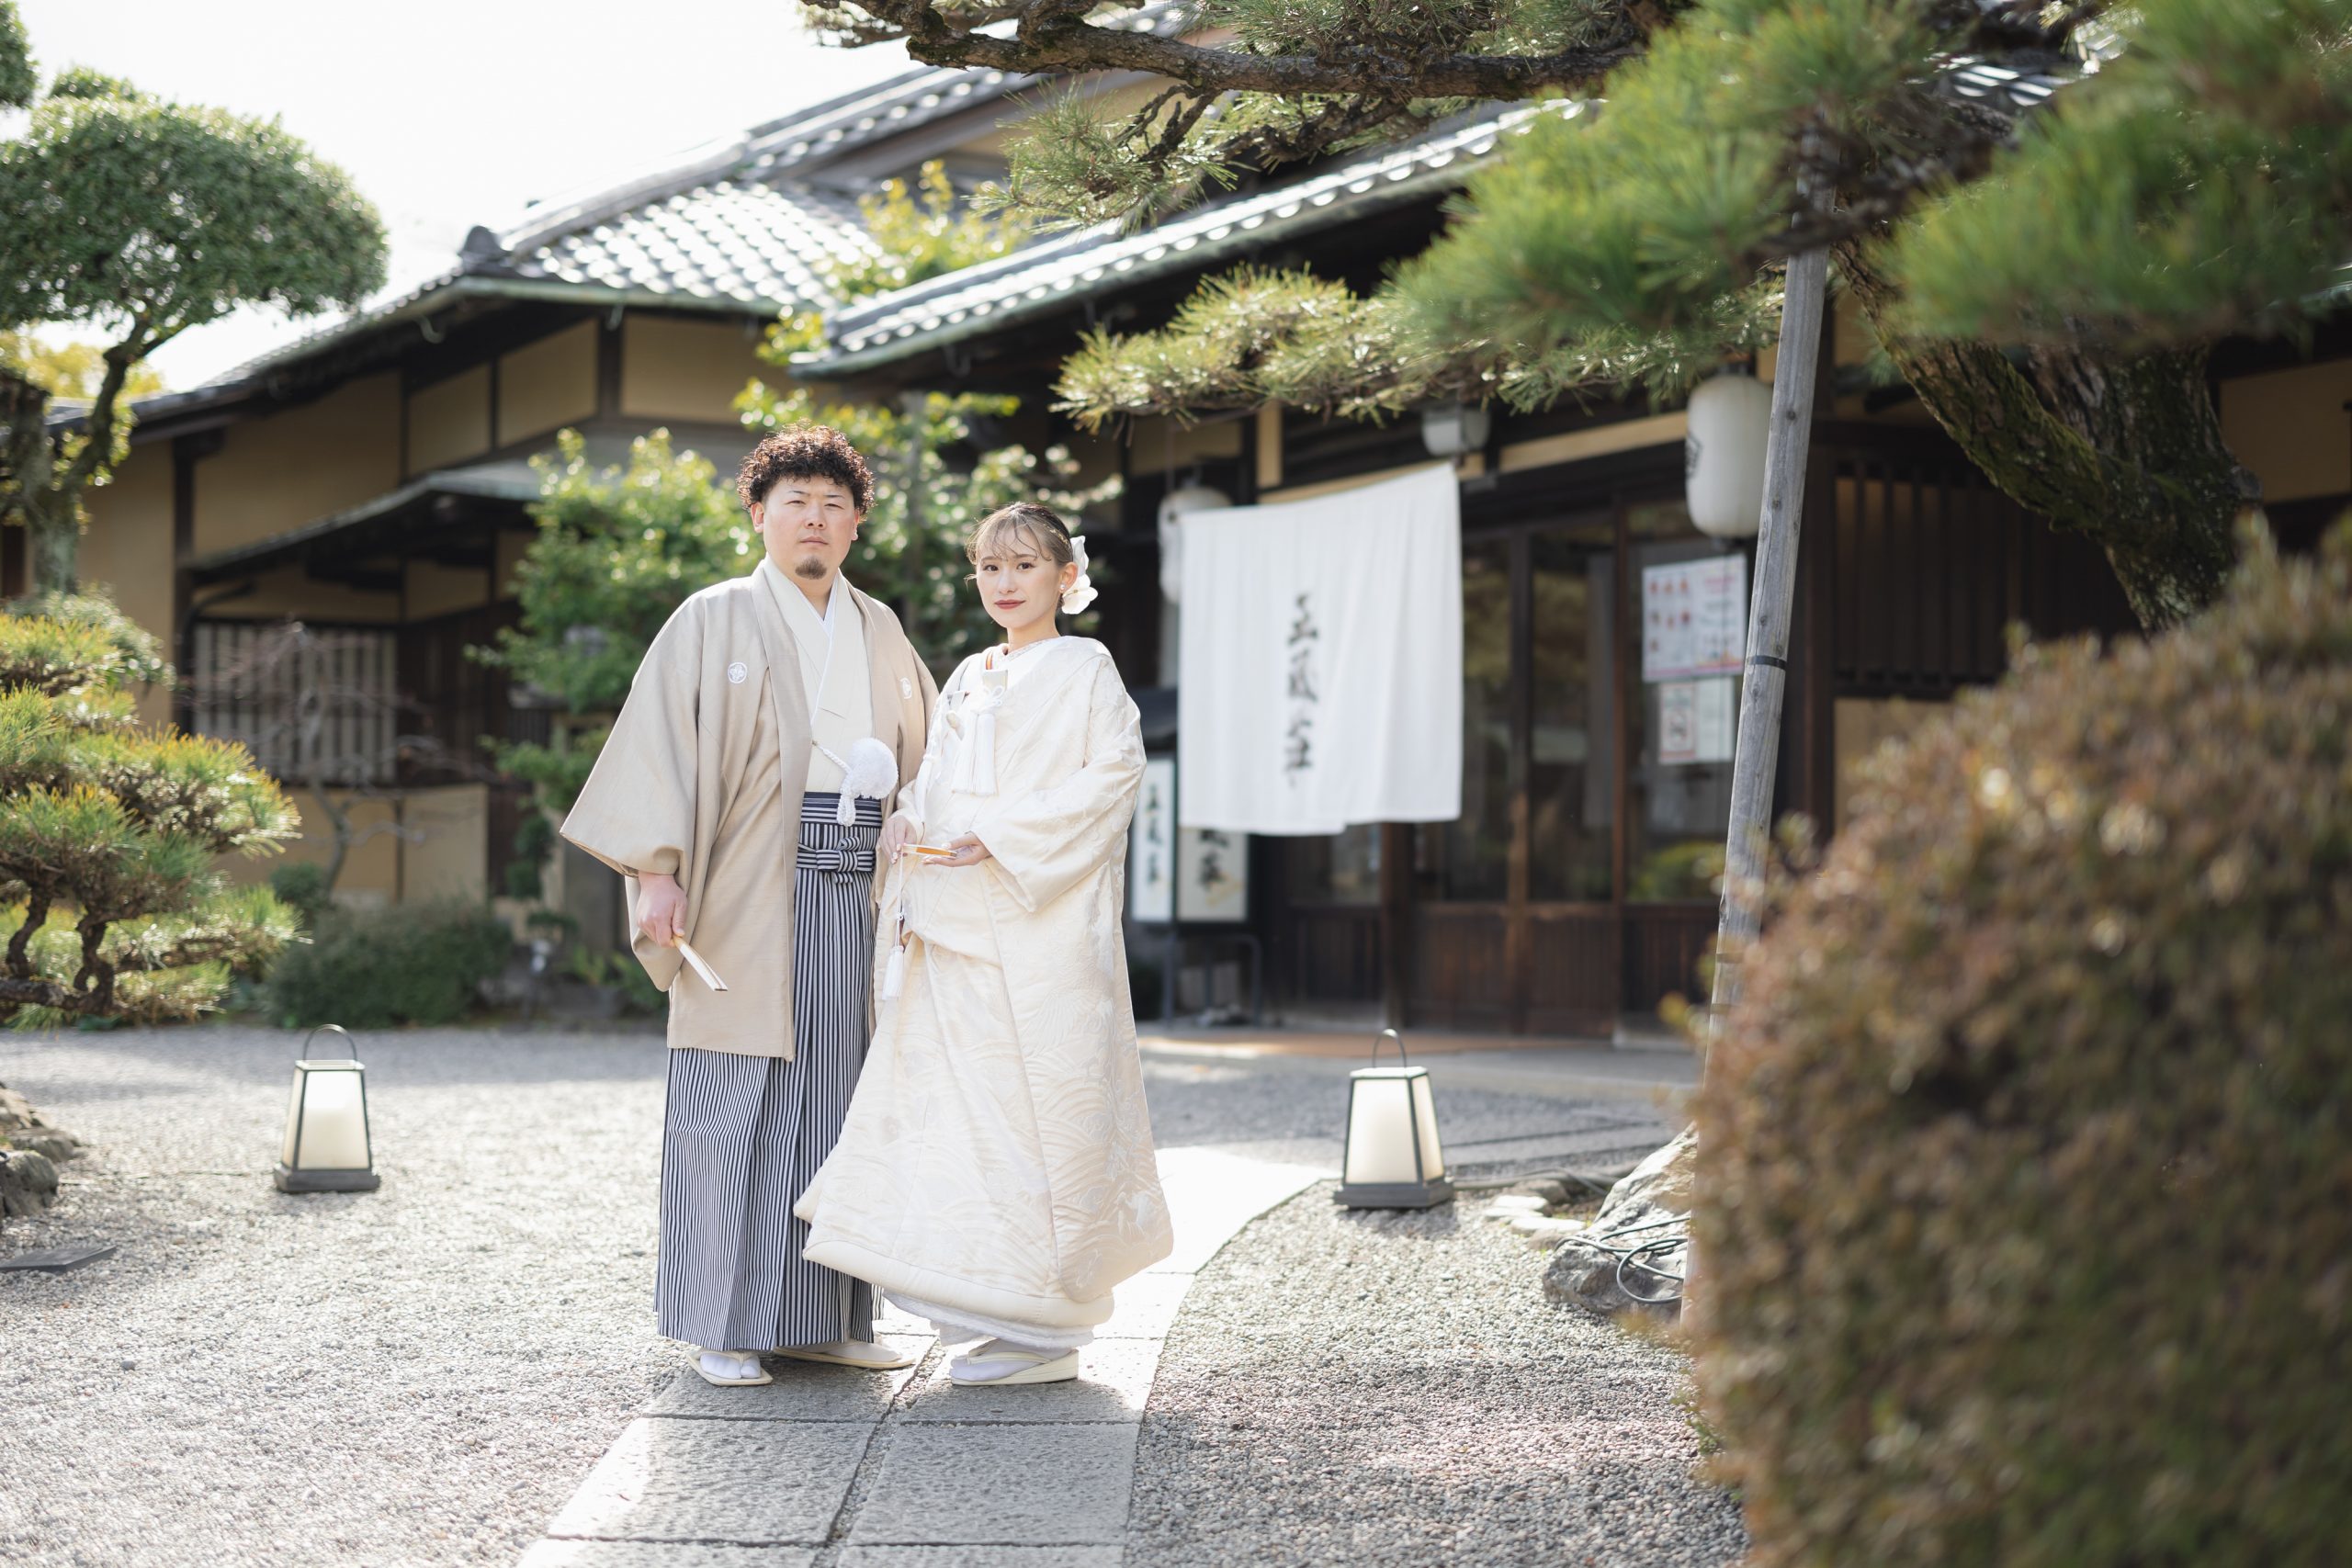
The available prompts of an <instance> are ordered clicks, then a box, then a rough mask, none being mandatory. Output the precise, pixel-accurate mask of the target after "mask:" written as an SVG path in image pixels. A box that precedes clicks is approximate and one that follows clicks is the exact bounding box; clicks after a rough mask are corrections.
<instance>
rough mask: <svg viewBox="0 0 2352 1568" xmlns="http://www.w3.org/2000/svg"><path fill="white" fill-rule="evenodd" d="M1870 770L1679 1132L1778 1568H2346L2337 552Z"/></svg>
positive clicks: (2343, 585) (1990, 703)
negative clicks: (1943, 1567)
mask: <svg viewBox="0 0 2352 1568" xmlns="http://www.w3.org/2000/svg"><path fill="white" fill-rule="evenodd" d="M1870 780H1871V783H1870V785H1869V787H1868V789H1867V791H1866V793H1865V795H1863V797H1862V798H1861V799H1860V801H1859V802H1858V809H1857V810H1856V813H1855V817H1854V819H1853V820H1852V821H1851V822H1850V823H1849V824H1847V825H1846V826H1845V827H1844V828H1843V829H1841V830H1840V832H1839V833H1838V838H1837V840H1836V841H1835V843H1834V844H1833V845H1832V846H1831V848H1830V849H1829V851H1828V852H1827V853H1826V856H1825V857H1824V859H1823V862H1822V863H1821V865H1820V868H1819V870H1818V873H1817V874H1815V875H1813V876H1811V877H1809V878H1807V879H1805V880H1804V881H1803V882H1802V883H1801V884H1798V885H1796V886H1793V887H1792V888H1790V889H1788V890H1786V891H1785V893H1784V895H1783V897H1782V901H1781V905H1780V907H1779V908H1778V909H1777V911H1776V913H1775V916H1774V918H1773V919H1772V920H1771V921H1770V926H1769V930H1768V932H1767V935H1766V936H1765V938H1764V940H1763V941H1762V942H1761V943H1760V944H1759V946H1758V949H1757V951H1756V953H1755V954H1754V956H1753V960H1752V962H1751V964H1749V966H1748V970H1749V972H1748V976H1747V990H1746V994H1745V997H1744V999H1743V1002H1742V1004H1741V1006H1740V1007H1739V1008H1738V1010H1736V1013H1735V1015H1734V1016H1733V1018H1732V1019H1731V1021H1730V1023H1729V1028H1728V1030H1727V1032H1726V1034H1725V1037H1724V1039H1723V1040H1722V1041H1721V1042H1720V1043H1718V1045H1717V1046H1716V1048H1715V1052H1714V1056H1713V1062H1712V1063H1711V1066H1710V1071H1709V1081H1708V1084H1707V1087H1706V1089H1705V1090H1704V1091H1703V1093H1702V1096H1701V1097H1700V1102H1699V1107H1698V1125H1699V1130H1700V1150H1701V1154H1700V1177H1699V1191H1698V1194H1697V1201H1698V1203H1699V1209H1698V1212H1697V1213H1696V1215H1695V1217H1694V1221H1693V1230H1694V1233H1695V1236H1696V1240H1697V1244H1698V1247H1699V1249H1700V1254H1701V1258H1702V1276H1701V1279H1702V1291H1701V1296H1700V1300H1699V1302H1698V1303H1697V1311H1696V1312H1694V1314H1693V1324H1692V1329H1693V1334H1694V1337H1695V1348H1696V1350H1697V1352H1698V1354H1699V1357H1700V1381H1701V1385H1702V1393H1703V1397H1704V1400H1705V1404H1706V1408H1707V1412H1708V1416H1709V1419H1710V1420H1711V1422H1712V1423H1713V1426H1714V1427H1716V1428H1717V1429H1718V1430H1720V1432H1721V1433H1722V1434H1723V1437H1724V1441H1725V1443H1726V1444H1727V1446H1728V1452H1727V1454H1726V1455H1725V1456H1724V1465H1725V1468H1726V1471H1727V1479H1730V1480H1732V1481H1735V1482H1736V1483H1737V1484H1739V1485H1740V1486H1741V1487H1742V1488H1743V1489H1744V1495H1745V1498H1746V1505H1747V1516H1748V1523H1749V1528H1750V1531H1751V1533H1752V1536H1753V1539H1754V1540H1755V1542H1756V1549H1757V1551H1756V1561H1757V1562H1760V1563H1765V1564H1784V1563H1838V1564H1846V1563H1851V1564H1872V1565H1876V1564H1884V1563H1969V1564H1977V1563H1985V1564H1991V1563H1999V1564H2003V1565H2005V1568H2035V1565H2048V1568H2061V1565H2063V1568H2084V1565H2086V1564H2106V1563H2131V1564H2135V1565H2139V1568H2150V1565H2155V1564H2173V1563H2178V1564H2188V1563H2196V1564H2200V1565H2211V1564H2236V1563H2244V1564H2256V1563H2260V1564H2264V1565H2265V1568H2276V1565H2280V1564H2300V1563H2314V1564H2316V1563H2322V1562H2328V1563H2333V1562H2340V1561H2342V1559H2343V1554H2344V1552H2345V1551H2346V1548H2345V1545H2344V1540H2345V1537H2346V1533H2347V1530H2352V1420H2347V1419H2346V1400H2347V1397H2348V1396H2352V1321H2348V1320H2347V1319H2348V1318H2352V535H2347V534H2346V532H2345V531H2343V530H2339V531H2338V532H2337V533H2336V534H2335V536H2334V537H2333V538H2332V539H2331V540H2330V541H2329V544H2328V546H2327V547H2326V551H2325V553H2324V558H2323V559H2322V561H2320V562H2317V563H2313V562H2301V563H2296V564H2291V565H2282V564H2281V563H2280V562H2279V561H2278V559H2277V558H2276V557H2275V555H2274V554H2273V553H2272V551H2271V550H2270V547H2269V546H2268V543H2267V539H2257V540H2256V541H2254V542H2253V545H2252V547H2251V548H2250V551H2249V559H2248V563H2247V565H2246V566H2245V568H2244V569H2242V570H2241V572H2240V574H2239V577H2238V580H2237V581H2235V583H2234V584H2233V587H2232V589H2231V591H2230V592H2229V594H2228V595H2227V597H2226V599H2225V600H2224V602H2223V603H2222V604H2221V605H2219V606H2218V607H2216V608H2215V609H2214V610H2213V611H2211V613H2210V614H2208V615H2206V616H2205V617H2203V618H2202V619H2201V620H2199V622H2197V623H2196V624H2194V625H2193V626H2189V627H2188V628H2187V629H2185V630H2183V631H2180V632H2177V633H2175V634H2172V635H2169V636H2165V637H2160V638H2157V639H2155V640H2154V641H2151V642H2147V643H2141V642H2129V643H2124V644H2121V645H2120V646H2118V647H2116V648H2115V649H2112V650H2109V651H2108V652H2107V653H2105V654H2104V655H2102V654H2101V653H2100V652H2099V651H2098V649H2095V648H2092V647H2090V646H2087V645H2081V644H2073V645H2065V646H2056V647H2039V648H2029V649H2025V650H2024V651H2023V652H2022V654H2021V655H2020V658H2019V660H2018V671H2017V672H2016V673H2015V674H2014V675H2013V676H2012V677H2011V678H2010V679H2009V680H2008V681H2007V682H2005V683H2004V684H2003V685H2002V686H2001V687H1999V688H1998V689H1996V690H1995V691H1992V692H1989V693H1984V694H1975V695H1973V696H1969V697H1965V698H1963V699H1962V700H1961V701H1960V702H1959V703H1958V704H1956V705H1955V707H1954V711H1953V712H1952V713H1951V716H1949V717H1948V718H1945V719H1941V720H1939V722H1937V723H1935V724H1933V725H1931V726H1929V727H1928V728H1925V729H1924V730H1922V731H1921V732H1920V733H1919V734H1918V735H1917V736H1916V737H1914V738H1913V739H1911V740H1910V741H1909V742H1908V743H1907V744H1906V745H1904V746H1902V747H1900V748H1893V749H1890V750H1888V751H1886V752H1883V753H1882V754H1881V756H1880V757H1879V758H1878V759H1877V760H1876V761H1874V762H1873V764H1872V767H1871V773H1870Z"/></svg>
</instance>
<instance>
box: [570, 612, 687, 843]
mask: <svg viewBox="0 0 2352 1568" xmlns="http://www.w3.org/2000/svg"><path fill="white" fill-rule="evenodd" d="M701 622H702V616H701V615H700V613H699V610H698V607H697V606H695V604H692V603H691V602H690V603H688V604H683V605H681V606H679V608H678V611H677V613H676V614H675V615H672V616H671V617H670V619H669V621H668V622H667V623H666V624H664V625H663V626H662V630H661V631H660V632H659V633H658V634H656V636H655V637H654V638H653V645H652V646H651V647H650V648H649V649H646V650H645V660H644V662H643V663H641V664H639V666H638V667H637V677H636V679H635V680H633V681H631V682H629V689H628V701H627V702H625V703H623V704H622V705H621V712H620V716H619V717H618V718H616V719H615V720H614V721H613V732H612V734H611V735H609V736H608V737H606V738H605V748H604V750H603V751H602V752H600V753H599V754H598V755H597V758H596V765H595V767H594V769H592V770H591V771H590V773H589V774H588V782H587V784H584V785H582V787H581V791H580V797H579V799H577V800H576V801H574V802H573V803H572V807H571V814H570V815H569V816H567V817H565V818H564V819H563V828H562V829H561V831H562V833H563V836H564V837H565V838H566V839H569V840H571V841H572V842H573V843H575V844H577V845H579V846H580V847H581V848H582V849H583V850H585V851H587V852H589V853H590V854H592V855H594V856H595V857H596V858H597V859H598V860H600V861H603V862H604V863H605V864H606V865H609V866H611V867H612V868H613V869H614V870H615V871H617V872H619V873H621V874H623V875H624V876H638V875H643V874H649V873H650V874H655V875H661V876H676V875H678V874H679V871H680V869H681V868H682V867H683V866H684V864H685V863H686V860H687V857H688V855H689V854H690V853H691V852H692V850H693V846H694V841H695V782H696V781H695V768H696V758H697V750H698V747H697V736H696V728H697V727H696V724H695V717H696V713H697V709H698V705H699V701H700V687H701V677H702V625H701Z"/></svg>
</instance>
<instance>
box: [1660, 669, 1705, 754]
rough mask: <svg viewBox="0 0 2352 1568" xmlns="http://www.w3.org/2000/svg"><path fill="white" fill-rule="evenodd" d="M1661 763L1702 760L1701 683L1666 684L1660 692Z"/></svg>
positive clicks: (1667, 682) (1672, 682)
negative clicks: (1700, 723) (1700, 757)
mask: <svg viewBox="0 0 2352 1568" xmlns="http://www.w3.org/2000/svg"><path fill="white" fill-rule="evenodd" d="M1657 760H1658V761H1661V762H1669V763H1670V762H1695V761H1698V760H1699V682H1696V681H1665V682H1659V685H1658V689H1657Z"/></svg>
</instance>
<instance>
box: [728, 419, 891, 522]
mask: <svg viewBox="0 0 2352 1568" xmlns="http://www.w3.org/2000/svg"><path fill="white" fill-rule="evenodd" d="M779 479H831V480H832V481H833V482H834V483H835V484H837V485H839V486H841V487H842V489H843V490H845V491H849V499H850V503H851V504H852V505H854V506H855V507H856V508H857V514H858V515H859V516H860V517H863V516H865V509H866V507H867V506H868V505H869V504H870V503H871V502H873V500H874V471H873V470H872V469H871V468H867V467H866V466H865V458H863V457H859V456H858V455H857V448H856V447H854V446H851V445H850V444H849V437H848V436H846V435H843V434H842V433H841V432H840V431H838V430H835V429H834V428H833V427H832V426H831V425H830V424H796V425H794V426H793V427H792V428H791V429H789V430H777V431H772V432H770V433H769V434H766V435H763V436H762V437H761V438H760V444H759V445H758V446H754V447H752V449H751V451H749V452H747V453H745V454H744V456H743V466H742V468H739V469H737V470H736V474H735V494H736V496H737V498H738V499H739V500H741V502H742V503H743V510H744V511H746V512H749V511H750V510H751V509H752V507H754V506H757V505H758V504H760V502H763V501H764V500H766V499H767V494H768V491H772V490H774V489H775V486H776V481H777V480H779Z"/></svg>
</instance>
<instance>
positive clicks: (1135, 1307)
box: [1094, 1274, 1193, 1342]
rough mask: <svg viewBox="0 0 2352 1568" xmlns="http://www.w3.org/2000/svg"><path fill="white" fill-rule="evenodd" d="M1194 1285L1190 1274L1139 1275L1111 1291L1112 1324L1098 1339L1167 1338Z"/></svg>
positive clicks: (1103, 1329) (1098, 1334) (1100, 1331)
mask: <svg viewBox="0 0 2352 1568" xmlns="http://www.w3.org/2000/svg"><path fill="white" fill-rule="evenodd" d="M1192 1286H1193V1277H1192V1276H1191V1275H1190V1274H1138V1275H1136V1277H1135V1278H1134V1279H1132V1280H1128V1281H1126V1282H1125V1284H1123V1285H1121V1286H1120V1287H1119V1288H1118V1289H1117V1290H1115V1291H1114V1292H1111V1301H1112V1313H1111V1321H1110V1322H1108V1323H1106V1324H1104V1325H1103V1326H1102V1327H1100V1328H1098V1329H1096V1330H1095V1331H1094V1337H1095V1339H1096V1340H1097V1341H1098V1342H1099V1341H1102V1340H1104V1339H1165V1338H1166V1337H1168V1328H1169V1325H1170V1324H1172V1323H1174V1322H1175V1321H1176V1314H1177V1311H1178V1309H1180V1308H1181V1307H1182V1306H1183V1304H1184V1292H1186V1291H1188V1290H1190V1289H1192Z"/></svg>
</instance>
